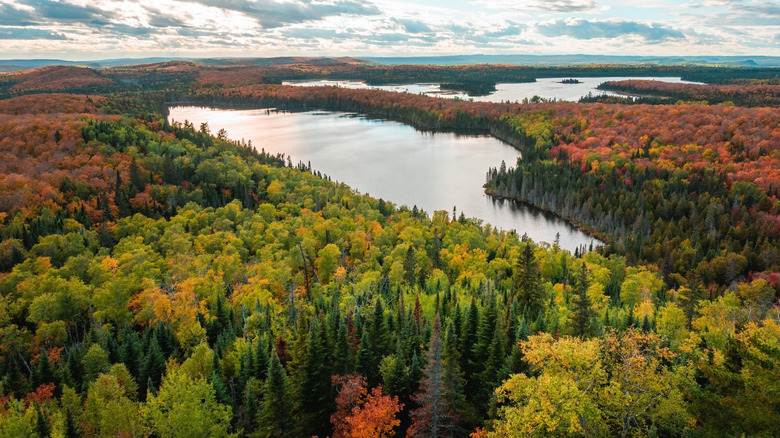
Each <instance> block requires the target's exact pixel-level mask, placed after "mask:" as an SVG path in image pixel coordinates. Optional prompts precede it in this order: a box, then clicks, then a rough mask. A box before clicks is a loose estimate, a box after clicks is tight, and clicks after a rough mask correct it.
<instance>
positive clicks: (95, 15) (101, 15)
mask: <svg viewBox="0 0 780 438" xmlns="http://www.w3.org/2000/svg"><path fill="white" fill-rule="evenodd" d="M21 3H22V4H25V5H27V6H30V7H32V8H33V9H35V15H36V18H37V19H38V20H46V21H55V22H60V23H62V22H100V23H103V22H107V21H106V20H105V14H106V12H105V11H103V10H101V9H98V8H95V7H92V6H80V5H75V4H72V3H66V2H64V1H51V0H25V1H23V2H21Z"/></svg>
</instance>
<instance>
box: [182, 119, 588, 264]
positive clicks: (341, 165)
mask: <svg viewBox="0 0 780 438" xmlns="http://www.w3.org/2000/svg"><path fill="white" fill-rule="evenodd" d="M169 119H170V120H174V121H179V122H184V121H185V120H189V121H190V122H191V123H193V124H194V125H195V126H199V125H200V124H201V123H203V122H208V124H209V128H210V129H211V131H212V132H216V131H217V130H219V129H225V130H226V131H227V133H228V137H229V138H231V139H235V140H240V139H245V140H252V145H253V146H254V147H256V148H257V149H258V150H259V149H261V148H264V149H265V150H266V152H270V153H273V154H277V153H283V154H286V155H289V156H290V157H291V159H292V161H293V163H297V162H298V161H303V162H304V163H307V162H311V165H312V168H313V169H314V170H317V171H320V172H322V173H325V174H328V176H330V177H331V179H332V180H334V181H336V180H337V181H341V182H344V183H346V184H347V185H349V186H350V187H352V188H354V189H356V190H358V191H360V192H362V193H367V194H370V195H371V196H374V197H377V198H383V199H385V200H387V201H391V202H393V203H394V204H396V205H398V206H400V205H403V204H405V205H407V206H409V208H412V207H413V206H415V205H416V206H417V207H418V208H420V209H423V210H424V211H426V212H427V213H428V215H431V214H432V213H433V211H435V210H445V211H447V212H448V213H449V214H450V215H451V214H452V209H453V207H456V208H457V212H458V213H457V214H458V215H460V213H461V212H463V213H464V214H465V215H466V216H467V217H475V218H478V219H481V220H483V221H484V222H485V223H489V224H491V225H493V226H494V227H497V228H501V229H504V230H511V229H514V230H517V232H518V233H519V234H523V233H526V234H527V235H528V236H529V237H531V238H532V239H533V240H534V241H537V242H538V241H545V242H553V241H554V240H555V237H556V233H560V241H559V242H560V246H561V247H562V248H566V249H569V250H571V251H574V249H575V248H577V247H580V246H589V245H590V244H591V242H593V244H594V245H596V244H598V243H599V242H598V241H596V240H595V239H593V238H592V237H590V236H588V235H587V234H585V233H583V232H582V231H580V230H578V229H576V228H574V227H572V226H571V225H570V224H568V223H567V222H565V221H563V220H561V219H560V218H558V217H555V216H553V215H551V214H549V213H545V212H542V211H540V210H538V209H536V208H533V207H529V206H526V205H523V204H520V203H517V202H514V201H502V200H496V199H493V198H491V197H490V196H487V195H485V193H484V190H483V188H482V185H483V184H484V183H485V175H486V173H487V170H488V168H489V167H497V166H499V165H500V164H501V161H502V160H503V161H505V162H506V164H507V165H508V166H510V165H514V164H515V163H516V161H517V157H518V156H519V152H518V151H517V150H516V149H514V148H512V147H511V146H509V145H507V144H506V143H503V142H501V141H499V140H496V139H495V138H493V137H490V136H480V135H460V134H454V133H435V134H434V133H426V132H420V131H417V130H415V129H414V128H412V127H411V126H408V125H404V124H401V123H397V122H391V121H384V120H370V119H366V118H365V117H361V116H357V115H354V114H346V113H339V112H325V111H310V112H299V113H289V112H276V111H269V110H267V109H258V110H226V109H211V108H202V107H173V108H171V109H170V115H169Z"/></svg>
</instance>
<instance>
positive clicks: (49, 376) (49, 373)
mask: <svg viewBox="0 0 780 438" xmlns="http://www.w3.org/2000/svg"><path fill="white" fill-rule="evenodd" d="M35 365H36V366H35V372H34V373H33V375H32V386H33V389H34V388H37V387H39V386H41V385H43V384H46V383H56V381H55V379H56V378H55V376H54V370H53V369H52V367H51V362H49V354H48V353H47V352H46V349H45V348H41V355H40V356H39V357H38V362H37V363H36V364H35Z"/></svg>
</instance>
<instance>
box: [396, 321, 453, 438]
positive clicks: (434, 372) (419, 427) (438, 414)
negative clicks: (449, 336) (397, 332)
mask: <svg viewBox="0 0 780 438" xmlns="http://www.w3.org/2000/svg"><path fill="white" fill-rule="evenodd" d="M442 354H443V347H442V340H441V322H440V320H439V315H438V314H436V318H435V320H434V322H433V333H432V334H431V342H430V346H429V348H428V356H427V359H428V360H427V363H426V365H425V368H424V369H423V379H422V382H421V383H420V392H419V393H418V394H417V395H415V396H414V397H413V399H414V401H415V402H416V403H417V405H418V406H419V408H417V409H415V410H414V412H412V426H411V427H410V428H409V430H408V431H407V434H406V436H407V437H451V436H452V432H453V429H454V426H455V413H454V412H453V410H452V406H451V403H450V401H449V400H448V399H447V397H446V396H447V390H446V387H445V385H444V377H445V376H444V366H443V359H442Z"/></svg>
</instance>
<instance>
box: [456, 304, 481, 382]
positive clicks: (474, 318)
mask: <svg viewBox="0 0 780 438" xmlns="http://www.w3.org/2000/svg"><path fill="white" fill-rule="evenodd" d="M467 312H468V313H467V315H466V320H465V321H464V322H463V328H462V333H460V336H459V337H458V339H459V341H460V346H459V348H458V349H459V350H460V353H461V357H460V367H461V369H462V370H463V373H464V376H466V378H467V379H470V378H471V376H472V375H474V374H475V373H476V372H477V370H478V368H474V365H473V364H474V363H475V360H474V354H473V352H472V351H473V350H472V346H473V345H474V340H475V339H476V337H477V330H478V329H479V319H480V318H479V308H477V303H476V301H475V300H474V298H472V299H471V306H470V307H469V309H468V311H467ZM467 386H468V389H471V388H472V387H473V386H474V382H472V383H471V384H468V385H467ZM467 393H470V392H469V391H467ZM471 393H472V394H473V392H471Z"/></svg>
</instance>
